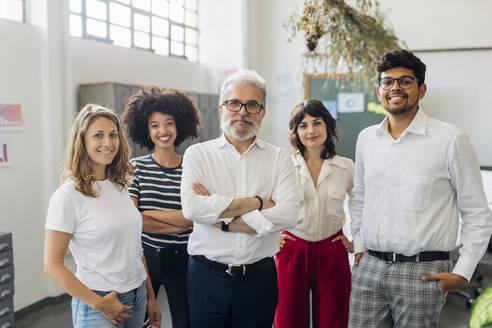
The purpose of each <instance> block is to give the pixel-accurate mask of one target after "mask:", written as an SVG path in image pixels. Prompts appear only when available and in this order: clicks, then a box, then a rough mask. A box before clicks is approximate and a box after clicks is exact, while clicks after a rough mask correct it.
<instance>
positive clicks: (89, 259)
mask: <svg viewBox="0 0 492 328" xmlns="http://www.w3.org/2000/svg"><path fill="white" fill-rule="evenodd" d="M94 187H95V188H96V190H99V197H88V196H85V195H83V194H82V193H80V192H78V191H77V190H75V185H74V183H73V181H71V180H68V181H67V182H65V183H64V184H62V185H61V186H60V187H59V188H58V189H57V190H56V191H55V193H54V194H53V196H51V199H50V203H49V208H48V215H47V219H46V226H45V228H46V229H47V230H48V229H49V230H56V231H62V232H67V233H70V234H72V239H71V240H70V245H69V248H70V251H71V253H72V255H73V257H74V259H75V263H76V264H77V272H76V274H75V275H76V276H77V278H78V279H79V280H80V281H81V282H82V283H83V284H84V285H86V286H87V287H88V288H90V289H92V290H98V291H112V290H114V291H116V292H118V293H125V292H127V291H130V290H132V289H135V288H137V287H139V286H140V285H141V284H142V282H143V281H144V280H145V279H147V275H146V272H145V267H144V266H143V263H142V244H141V241H140V234H141V232H142V218H141V216H140V213H139V212H138V210H137V209H136V208H135V206H134V204H133V202H132V201H131V199H130V196H129V194H128V190H126V189H124V190H121V189H120V187H119V186H118V185H116V184H115V183H113V182H111V181H108V180H105V181H98V182H95V185H94Z"/></svg>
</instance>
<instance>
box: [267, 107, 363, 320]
mask: <svg viewBox="0 0 492 328" xmlns="http://www.w3.org/2000/svg"><path fill="white" fill-rule="evenodd" d="M289 128H290V141H291V144H292V146H293V147H294V150H295V151H294V154H293V155H292V160H293V161H294V166H295V170H296V175H297V179H298V183H299V188H300V192H301V193H302V202H301V205H302V207H301V211H300V212H299V217H298V221H297V225H296V227H295V228H294V229H292V230H289V231H284V232H282V234H281V235H280V248H281V250H280V252H279V253H278V254H277V255H276V258H275V262H276V264H277V272H278V285H279V300H278V304H277V311H276V315H275V323H274V326H275V327H277V328H287V327H292V328H297V327H309V317H310V309H309V295H310V293H312V318H313V327H347V320H348V309H349V308H348V305H349V297H350V267H349V262H348V254H347V251H349V252H353V245H352V243H351V242H350V241H349V240H348V239H347V237H345V236H344V235H343V231H342V227H343V224H344V220H345V213H344V211H343V202H344V199H345V197H346V195H347V194H349V195H350V192H351V190H352V186H353V182H352V181H353V175H354V163H353V162H352V160H350V159H348V158H345V157H341V156H338V155H336V153H335V141H336V139H337V137H336V121H335V119H333V117H332V116H331V115H330V113H329V112H328V110H327V109H326V108H325V107H324V106H323V103H322V102H321V101H318V100H307V101H305V102H303V103H301V104H298V105H297V106H295V107H294V110H293V111H292V114H291V117H290V121H289Z"/></svg>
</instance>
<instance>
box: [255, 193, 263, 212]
mask: <svg viewBox="0 0 492 328" xmlns="http://www.w3.org/2000/svg"><path fill="white" fill-rule="evenodd" d="M255 198H258V200H259V201H260V207H259V208H258V211H261V210H262V209H263V199H261V197H260V196H255Z"/></svg>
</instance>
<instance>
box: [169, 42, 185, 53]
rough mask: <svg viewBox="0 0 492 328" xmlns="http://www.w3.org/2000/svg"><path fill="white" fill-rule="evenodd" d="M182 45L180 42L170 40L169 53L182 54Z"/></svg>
mask: <svg viewBox="0 0 492 328" xmlns="http://www.w3.org/2000/svg"><path fill="white" fill-rule="evenodd" d="M183 50H184V46H183V43H181V42H176V41H171V53H172V54H173V55H176V56H183V55H184V51H183Z"/></svg>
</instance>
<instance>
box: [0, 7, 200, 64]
mask: <svg viewBox="0 0 492 328" xmlns="http://www.w3.org/2000/svg"><path fill="white" fill-rule="evenodd" d="M0 1H2V0H0ZM69 3H70V35H72V36H75V37H79V38H87V39H95V40H100V41H104V42H108V43H112V44H115V45H118V46H122V47H128V48H129V47H134V48H140V49H145V50H148V51H153V52H155V53H157V54H161V55H170V56H177V57H184V58H186V59H188V60H190V61H197V60H198V0H69Z"/></svg>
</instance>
